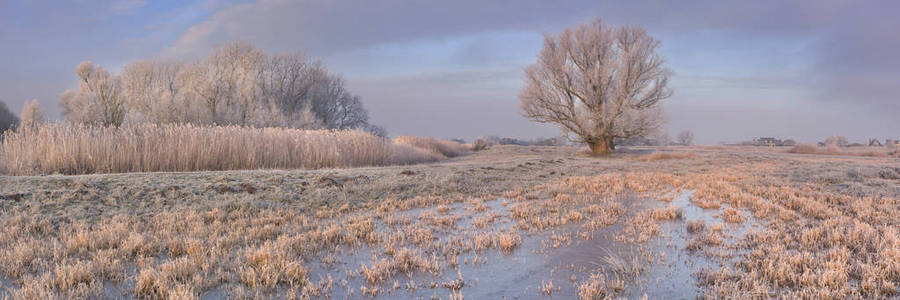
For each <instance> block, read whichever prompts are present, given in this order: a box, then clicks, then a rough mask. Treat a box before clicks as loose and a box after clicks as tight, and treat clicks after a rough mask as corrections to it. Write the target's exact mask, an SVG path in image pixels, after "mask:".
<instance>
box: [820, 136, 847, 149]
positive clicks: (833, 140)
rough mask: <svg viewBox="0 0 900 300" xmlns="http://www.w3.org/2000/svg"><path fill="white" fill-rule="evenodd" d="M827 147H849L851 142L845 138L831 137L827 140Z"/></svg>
mask: <svg viewBox="0 0 900 300" xmlns="http://www.w3.org/2000/svg"><path fill="white" fill-rule="evenodd" d="M825 145H828V146H837V147H847V146H849V145H850V142H849V141H848V140H847V138H846V137H844V136H838V135H835V136H829V137H828V138H826V139H825Z"/></svg>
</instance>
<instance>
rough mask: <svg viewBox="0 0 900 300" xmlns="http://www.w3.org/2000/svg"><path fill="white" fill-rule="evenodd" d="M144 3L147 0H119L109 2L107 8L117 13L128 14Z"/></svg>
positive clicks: (145, 3) (144, 4)
mask: <svg viewBox="0 0 900 300" xmlns="http://www.w3.org/2000/svg"><path fill="white" fill-rule="evenodd" d="M146 5H147V1H144V0H119V1H115V2H113V3H110V5H109V10H110V11H111V12H113V13H115V14H119V15H130V14H133V13H135V12H137V10H138V9H140V8H141V7H144V6H146Z"/></svg>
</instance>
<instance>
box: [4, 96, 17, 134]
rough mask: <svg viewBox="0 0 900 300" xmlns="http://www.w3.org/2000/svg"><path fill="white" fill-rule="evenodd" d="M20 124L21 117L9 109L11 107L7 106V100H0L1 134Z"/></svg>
mask: <svg viewBox="0 0 900 300" xmlns="http://www.w3.org/2000/svg"><path fill="white" fill-rule="evenodd" d="M18 124H19V118H18V117H16V115H14V114H13V113H12V112H11V111H9V107H7V106H6V103H5V102H3V101H0V134H3V132H5V131H7V130H10V129H13V128H15V127H16V125H18Z"/></svg>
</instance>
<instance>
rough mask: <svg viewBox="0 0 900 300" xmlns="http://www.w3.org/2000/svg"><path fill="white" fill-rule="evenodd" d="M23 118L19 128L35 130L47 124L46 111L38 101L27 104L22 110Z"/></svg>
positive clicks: (33, 100)
mask: <svg viewBox="0 0 900 300" xmlns="http://www.w3.org/2000/svg"><path fill="white" fill-rule="evenodd" d="M21 116H22V121H21V123H19V124H20V125H19V128H30V129H35V128H38V127H39V126H40V125H41V124H44V123H45V122H47V117H46V115H45V114H44V110H42V109H41V106H40V104H38V101H37V99H32V100H31V101H28V102H26V103H25V106H24V107H23V108H22V114H21Z"/></svg>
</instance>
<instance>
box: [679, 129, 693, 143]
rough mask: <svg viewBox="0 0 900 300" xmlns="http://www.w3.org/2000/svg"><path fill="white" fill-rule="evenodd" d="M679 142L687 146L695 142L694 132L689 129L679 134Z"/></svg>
mask: <svg viewBox="0 0 900 300" xmlns="http://www.w3.org/2000/svg"><path fill="white" fill-rule="evenodd" d="M678 143H679V144H682V145H685V146H690V145H691V144H693V143H694V133H693V132H691V131H689V130H685V131H682V132H681V133H679V134H678Z"/></svg>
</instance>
